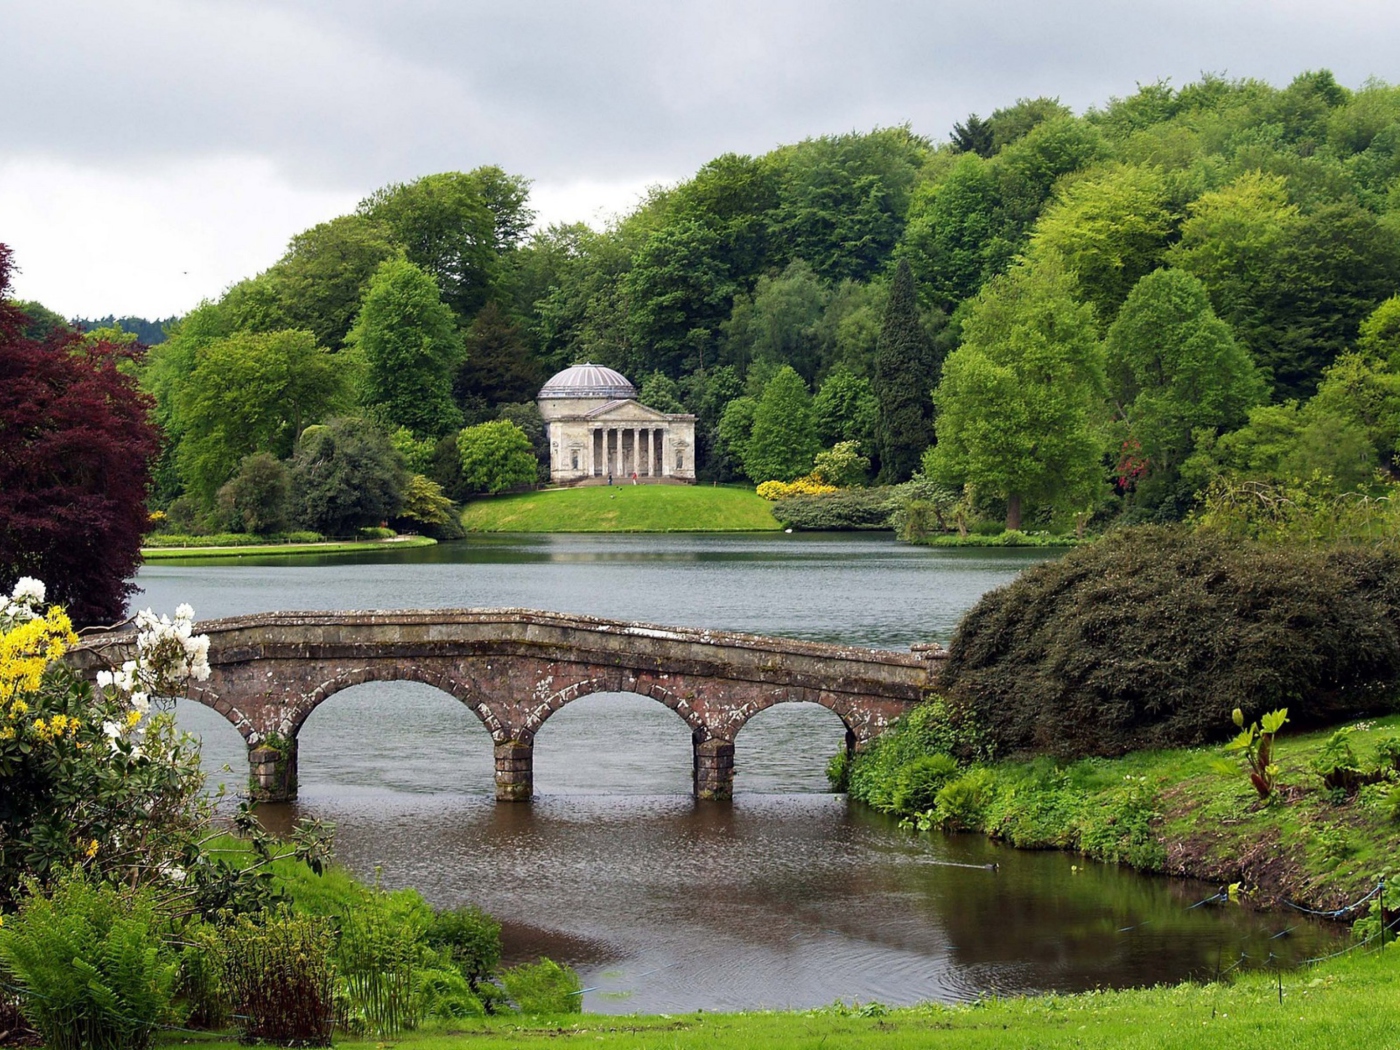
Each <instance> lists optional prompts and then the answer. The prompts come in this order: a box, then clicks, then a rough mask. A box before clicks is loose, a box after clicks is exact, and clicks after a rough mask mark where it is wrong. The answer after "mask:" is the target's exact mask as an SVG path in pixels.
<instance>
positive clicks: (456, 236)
mask: <svg viewBox="0 0 1400 1050" xmlns="http://www.w3.org/2000/svg"><path fill="white" fill-rule="evenodd" d="M482 188H483V187H482V182H481V180H479V179H477V178H476V177H474V176H473V175H471V174H463V173H462V172H459V171H451V172H444V173H442V174H438V175H425V176H423V177H422V178H421V179H416V180H414V181H413V182H408V183H395V184H394V185H391V186H385V187H384V188H383V189H380V190H376V191H375V192H374V193H372V194H371V195H370V196H369V197H367V198H365V199H364V200H363V201H361V202H360V206H359V214H360V215H362V216H364V217H365V218H367V219H370V220H371V221H373V222H375V223H376V224H379V225H381V226H383V227H384V228H385V229H387V230H388V231H389V235H390V238H391V239H392V240H393V242H394V244H396V245H398V246H399V247H401V248H402V249H403V250H404V251H405V252H406V253H407V255H408V260H409V261H410V262H412V263H413V264H414V265H416V266H418V267H420V268H422V269H423V270H426V271H427V272H428V273H429V274H431V275H432V277H433V280H434V281H436V282H437V287H438V289H439V290H440V291H441V295H442V299H443V301H444V302H446V303H447V305H448V306H450V307H451V308H452V311H453V312H454V313H455V314H456V315H457V318H458V320H459V321H460V322H461V323H464V324H465V323H466V321H467V319H468V318H470V317H471V316H472V315H474V314H475V313H476V311H477V310H479V309H481V307H482V306H483V305H484V304H485V303H486V301H487V300H488V299H489V298H490V297H491V293H492V291H493V290H494V289H495V288H496V287H497V284H498V282H499V281H500V276H501V274H500V266H499V262H498V258H497V255H496V245H497V237H498V232H497V228H496V215H495V214H494V213H493V212H492V210H491V208H490V206H489V205H488V203H487V200H486V198H485V196H484V195H483V193H482Z"/></svg>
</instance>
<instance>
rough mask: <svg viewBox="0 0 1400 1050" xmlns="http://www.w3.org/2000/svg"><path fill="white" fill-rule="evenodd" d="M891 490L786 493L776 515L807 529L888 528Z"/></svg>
mask: <svg viewBox="0 0 1400 1050" xmlns="http://www.w3.org/2000/svg"><path fill="white" fill-rule="evenodd" d="M766 484H773V485H778V484H782V483H781V482H767V483H766ZM889 493H890V490H889V489H888V488H873V489H841V490H839V491H837V492H831V493H828V494H827V495H824V496H782V497H779V498H778V500H777V502H776V504H775V505H774V507H773V517H775V518H777V519H778V520H779V521H781V522H782V523H783V524H784V525H787V526H789V527H791V528H794V529H799V530H802V531H805V532H813V531H828V532H833V531H846V530H854V529H888V528H889V527H890V496H889Z"/></svg>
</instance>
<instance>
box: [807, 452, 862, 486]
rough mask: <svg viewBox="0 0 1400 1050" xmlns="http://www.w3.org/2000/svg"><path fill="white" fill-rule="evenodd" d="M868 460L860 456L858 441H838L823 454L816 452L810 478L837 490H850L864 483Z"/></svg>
mask: <svg viewBox="0 0 1400 1050" xmlns="http://www.w3.org/2000/svg"><path fill="white" fill-rule="evenodd" d="M869 470H870V460H869V459H867V458H866V457H865V456H862V455H861V454H860V442H859V441H838V442H837V443H836V444H835V445H834V446H833V447H831V448H829V449H827V450H826V451H825V452H818V453H817V458H816V460H815V461H814V462H813V464H812V477H814V478H816V479H817V480H818V481H820V482H823V483H824V484H827V485H835V486H836V487H837V488H850V487H852V486H854V485H860V484H863V483H864V482H865V476H866V474H867V473H868V472H869Z"/></svg>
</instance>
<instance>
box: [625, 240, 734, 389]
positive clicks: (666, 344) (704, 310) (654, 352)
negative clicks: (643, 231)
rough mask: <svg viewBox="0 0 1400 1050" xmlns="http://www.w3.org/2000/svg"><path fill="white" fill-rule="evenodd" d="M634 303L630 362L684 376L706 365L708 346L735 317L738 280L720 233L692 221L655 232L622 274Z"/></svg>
mask: <svg viewBox="0 0 1400 1050" xmlns="http://www.w3.org/2000/svg"><path fill="white" fill-rule="evenodd" d="M622 289H623V292H624V294H625V296H626V298H627V300H628V302H629V303H630V304H631V310H630V312H629V313H628V316H627V332H628V336H629V338H630V339H631V342H632V345H633V346H634V347H636V348H638V350H639V351H640V353H641V354H644V356H638V355H637V354H636V353H634V354H633V355H632V356H630V357H629V359H628V361H626V362H623V363H624V365H627V366H631V365H637V366H641V367H640V368H637V369H635V370H634V374H635V371H640V370H641V369H642V368H646V369H655V368H659V369H661V370H662V371H665V372H668V373H670V374H671V375H679V374H680V373H681V372H682V371H689V370H691V369H693V368H695V367H697V365H703V364H704V358H703V356H702V354H703V350H704V348H705V347H706V346H708V345H709V343H710V342H711V340H712V339H713V337H714V334H715V333H716V332H717V331H718V330H719V326H720V323H721V322H722V321H723V320H724V319H725V318H726V317H727V316H728V315H729V311H730V305H731V303H732V301H733V298H734V292H735V284H734V281H733V279H732V278H731V276H730V273H729V267H728V264H727V263H726V262H725V260H724V257H723V251H722V242H721V241H720V238H719V235H718V234H717V233H715V231H713V230H711V229H710V228H709V227H707V226H704V225H702V224H701V223H699V222H697V221H695V220H693V219H687V220H684V221H680V222H677V223H674V224H671V225H667V226H664V227H662V228H661V229H659V230H657V231H655V232H654V233H652V234H651V235H650V236H649V237H648V238H647V240H646V242H645V243H644V244H642V245H641V246H640V248H639V249H638V250H637V251H636V253H635V254H634V255H633V258H632V269H631V270H630V271H629V272H628V273H627V274H626V276H625V277H623V278H622Z"/></svg>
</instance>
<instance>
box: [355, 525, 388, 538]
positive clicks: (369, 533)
mask: <svg viewBox="0 0 1400 1050" xmlns="http://www.w3.org/2000/svg"><path fill="white" fill-rule="evenodd" d="M397 535H398V533H397V532H395V531H394V530H393V529H391V528H388V527H387V526H384V525H367V526H365V527H364V528H362V529H357V530H356V531H355V538H356V539H361V540H392V539H393V538H394V537H395V536H397Z"/></svg>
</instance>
